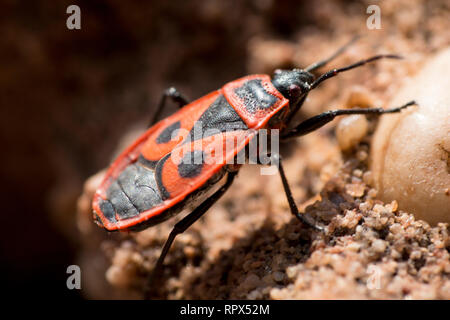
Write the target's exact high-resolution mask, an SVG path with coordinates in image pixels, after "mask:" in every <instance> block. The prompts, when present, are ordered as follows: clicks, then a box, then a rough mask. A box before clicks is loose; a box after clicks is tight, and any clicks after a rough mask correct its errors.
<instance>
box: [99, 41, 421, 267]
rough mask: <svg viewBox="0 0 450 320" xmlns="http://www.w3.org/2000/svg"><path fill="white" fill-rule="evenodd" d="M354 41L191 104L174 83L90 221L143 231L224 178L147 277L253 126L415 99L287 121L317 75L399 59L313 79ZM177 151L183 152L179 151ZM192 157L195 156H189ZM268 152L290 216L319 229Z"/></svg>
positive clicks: (229, 171) (102, 192)
mask: <svg viewBox="0 0 450 320" xmlns="http://www.w3.org/2000/svg"><path fill="white" fill-rule="evenodd" d="M355 40H356V38H354V39H353V40H352V41H350V42H349V43H347V44H346V45H345V46H343V47H341V48H340V49H339V50H338V51H336V52H335V53H334V54H333V55H332V56H330V57H329V58H328V59H325V60H322V61H320V62H317V63H314V64H312V65H310V66H308V67H307V68H305V69H293V70H275V72H274V74H273V76H272V77H270V76H269V75H250V76H246V77H243V78H240V79H237V80H234V81H231V82H229V83H227V84H225V85H224V86H223V87H222V88H220V89H218V90H216V91H214V92H211V93H209V94H207V95H205V96H203V97H201V98H200V99H198V100H195V101H193V102H190V103H189V102H188V101H187V100H186V98H185V97H184V96H183V95H181V94H180V93H179V92H178V91H177V90H176V89H175V88H169V89H167V90H166V91H165V92H164V94H163V96H162V98H161V101H160V103H159V106H158V109H157V112H156V113H155V115H154V117H153V120H152V121H151V124H150V128H149V129H148V130H147V131H146V132H145V133H144V134H142V135H141V136H140V137H139V138H138V139H137V140H136V141H135V142H134V143H133V144H132V145H131V146H129V147H128V148H127V149H126V150H125V151H124V152H122V154H121V155H120V156H119V157H118V158H117V159H116V160H115V161H114V162H113V163H112V165H111V166H110V167H109V170H108V171H107V173H106V176H105V178H104V180H103V182H102V183H101V185H100V187H99V189H98V190H97V192H96V193H95V195H94V199H93V211H94V219H95V222H96V223H97V224H98V225H99V226H101V227H104V228H106V229H107V230H108V231H117V230H132V231H138V230H142V229H144V228H147V227H150V226H153V225H155V224H158V223H161V222H162V221H164V220H166V219H168V218H170V217H172V216H173V215H175V214H177V213H179V212H180V211H181V210H183V209H185V208H187V207H188V206H189V205H190V204H192V202H193V200H194V199H195V198H197V197H198V196H200V195H203V194H205V193H206V192H207V191H210V192H211V191H212V188H213V187H214V186H215V185H218V183H219V181H222V180H225V182H224V183H223V184H222V185H219V186H220V187H219V188H218V190H215V192H213V193H212V195H209V197H207V198H206V199H205V200H204V201H203V202H201V203H200V204H199V205H198V206H196V207H195V209H194V210H193V211H192V212H191V213H189V214H188V215H187V216H186V217H184V218H183V219H182V220H181V221H179V222H178V223H177V224H176V225H175V226H174V228H173V230H172V232H171V233H170V235H169V238H168V239H167V241H166V243H165V245H164V247H163V249H162V252H161V254H160V257H159V259H158V261H157V264H156V266H155V269H154V272H153V275H155V274H158V272H159V271H160V269H161V268H162V265H163V262H164V258H165V256H166V255H167V252H168V251H169V248H170V246H171V245H172V243H173V241H174V239H175V237H176V236H177V235H178V234H180V233H182V232H184V231H185V230H186V229H187V228H188V227H189V226H191V225H192V224H193V223H194V222H195V221H197V220H198V219H199V218H200V217H201V216H203V214H204V213H205V212H206V211H207V210H208V209H209V208H210V207H211V206H212V205H213V204H214V203H215V202H216V201H217V200H218V199H219V198H220V197H221V196H222V195H223V194H224V193H225V191H226V190H227V189H228V188H229V187H230V185H231V184H232V182H233V180H234V178H235V176H236V174H237V172H238V170H239V168H240V167H241V165H236V164H233V163H232V161H231V162H230V160H232V159H233V158H234V157H236V156H237V154H238V153H239V152H240V151H241V150H244V149H245V148H246V146H247V145H248V144H249V142H250V140H251V139H253V138H254V137H255V136H257V135H258V132H259V131H260V130H262V129H269V130H270V129H279V130H280V139H281V140H284V139H289V138H295V137H299V136H302V135H305V134H307V133H310V132H311V131H314V130H316V129H318V128H320V127H322V126H324V125H325V124H326V123H328V122H330V121H332V120H333V119H334V118H335V117H337V116H340V115H349V114H375V115H381V114H384V113H395V112H400V111H401V110H402V109H404V108H406V107H408V106H410V105H413V104H415V102H414V101H411V102H408V103H406V104H405V105H403V106H401V107H397V108H393V109H387V110H384V109H381V108H366V109H346V110H334V111H327V112H324V113H322V114H319V115H317V116H314V117H312V118H309V119H307V120H305V121H303V122H301V123H300V124H298V125H296V126H293V127H292V126H290V124H291V121H292V120H293V118H294V115H295V114H296V113H297V112H298V111H299V109H300V108H301V106H302V104H303V102H304V101H305V99H306V97H307V95H308V93H309V92H310V91H311V90H313V89H314V88H316V87H317V86H318V85H319V84H320V83H322V82H323V81H325V80H327V79H329V78H332V77H334V76H336V75H337V74H339V73H341V72H344V71H347V70H350V69H353V68H356V67H359V66H362V65H364V64H366V63H369V62H372V61H375V60H379V59H382V58H390V59H400V57H399V56H397V55H390V54H387V55H376V56H373V57H371V58H368V59H365V60H361V61H359V62H357V63H354V64H351V65H348V66H346V67H343V68H339V69H332V70H330V71H328V72H325V73H324V74H322V75H320V76H318V77H315V76H314V75H313V74H312V73H311V72H313V71H314V70H316V69H318V68H320V67H322V66H324V65H325V64H327V63H328V62H330V61H331V60H332V59H334V58H335V57H336V56H338V55H339V54H341V53H342V52H343V51H344V50H345V49H346V48H347V47H348V46H349V45H350V44H351V43H353V42H354V41H355ZM167 97H169V98H171V99H172V100H173V101H174V102H176V103H178V104H179V106H180V110H179V111H177V112H176V113H174V114H172V115H171V116H169V117H167V118H166V119H163V120H161V121H159V122H157V120H158V118H159V116H160V113H161V111H162V110H163V108H164V106H165V103H166V99H167ZM196 125H198V126H200V127H201V129H202V131H203V132H206V131H208V130H210V129H214V130H215V131H214V130H213V131H214V134H203V135H202V137H201V138H200V139H199V138H196V137H195V136H194V134H193V128H194V127H195V126H196ZM181 129H184V130H181ZM210 131H211V130H210ZM230 139H231V140H233V141H235V139H237V141H239V142H238V143H236V144H235V145H234V146H233V148H232V149H231V150H228V149H226V150H225V148H224V146H225V145H227V143H228V142H229V140H230ZM208 144H209V145H212V146H213V149H214V150H224V152H223V156H222V157H221V158H219V159H215V160H216V161H212V162H211V161H206V160H208V158H210V157H211V156H212V153H213V152H211V151H208V150H210V149H207V148H206V146H207V145H208ZM186 146H189V148H185V147H186ZM183 148H185V149H183ZM183 150H188V151H186V152H184V153H183V152H182V151H183ZM180 152H181V161H179V162H176V161H174V160H173V159H172V158H173V157H172V156H173V155H174V154H177V153H178V154H180ZM196 158H199V159H201V160H200V161H195V159H196ZM271 158H272V160H273V161H274V162H275V164H276V165H277V166H278V172H279V174H280V177H281V180H282V184H283V188H284V192H285V194H286V197H287V201H288V203H289V207H290V211H291V212H292V214H293V215H294V216H295V217H297V218H298V219H299V220H300V221H301V222H302V223H303V224H305V225H306V226H309V227H313V228H316V229H320V227H319V226H318V225H316V224H315V223H314V222H312V221H309V220H308V219H306V218H305V217H304V216H303V215H302V214H301V213H299V210H298V208H297V206H296V204H295V201H294V198H293V196H292V193H291V190H290V187H289V184H288V181H287V178H286V175H285V173H284V170H283V166H282V161H281V158H280V156H279V155H278V154H272V155H271ZM193 160H194V161H193ZM192 162H193V163H192ZM230 163H231V164H230ZM222 178H223V179H222Z"/></svg>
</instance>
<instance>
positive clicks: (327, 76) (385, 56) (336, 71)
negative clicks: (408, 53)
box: [309, 54, 403, 90]
mask: <svg viewBox="0 0 450 320" xmlns="http://www.w3.org/2000/svg"><path fill="white" fill-rule="evenodd" d="M380 59H403V58H402V57H401V56H398V55H395V54H379V55H376V56H373V57H370V58H368V59H364V60H361V61H358V62H355V63H353V64H350V65H348V66H346V67H343V68H339V69H332V70H330V71H328V72H325V73H324V74H322V75H320V76H319V77H318V78H317V79H316V80H314V82H313V83H311V86H310V89H309V90H312V89H314V88H316V87H317V86H318V85H319V84H320V83H322V82H323V81H325V80H327V79H330V78H332V77H334V76H336V75H338V74H339V73H341V72H344V71H347V70H351V69H354V68H358V67H360V66H363V65H365V64H367V63H369V62H372V61H375V60H380Z"/></svg>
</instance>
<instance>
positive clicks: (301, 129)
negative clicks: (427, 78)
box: [281, 101, 416, 140]
mask: <svg viewBox="0 0 450 320" xmlns="http://www.w3.org/2000/svg"><path fill="white" fill-rule="evenodd" d="M415 104H416V102H414V101H410V102H408V103H406V104H404V105H403V106H401V107H397V108H392V109H386V110H385V109H382V108H366V109H343V110H333V111H326V112H324V113H321V114H319V115H317V116H314V117H312V118H309V119H306V120H305V121H303V122H301V123H300V124H299V125H298V126H297V127H295V128H293V129H292V130H290V131H289V132H287V133H286V134H284V135H282V136H281V139H283V140H286V139H290V138H296V137H300V136H303V135H305V134H308V133H310V132H312V131H314V130H317V129H319V128H320V127H323V126H324V125H326V124H327V123H328V122H330V121H332V120H334V118H336V117H337V116H342V115H349V114H374V115H382V114H384V113H396V112H400V111H401V110H402V109H405V108H407V107H409V106H412V105H415Z"/></svg>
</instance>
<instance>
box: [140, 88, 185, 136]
mask: <svg viewBox="0 0 450 320" xmlns="http://www.w3.org/2000/svg"><path fill="white" fill-rule="evenodd" d="M167 97H169V98H171V99H172V101H173V102H176V103H178V106H179V108H182V107H183V106H185V105H187V104H188V103H189V101H188V100H187V99H186V97H185V96H183V95H182V94H181V93H180V92H179V91H178V90H177V89H176V88H174V87H170V88H167V89H166V90H164V92H163V94H162V96H161V100H160V101H159V104H158V109H156V112H155V114H154V115H153V117H152V120H151V121H150V125H149V127H151V126H152V125H154V124H155V123H156V122H157V121H158V119H159V118H160V116H161V113H162V111H163V109H164V107H165V106H166V101H167Z"/></svg>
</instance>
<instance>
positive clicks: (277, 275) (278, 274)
mask: <svg viewBox="0 0 450 320" xmlns="http://www.w3.org/2000/svg"><path fill="white" fill-rule="evenodd" d="M272 277H273V280H275V281H276V282H281V281H283V280H284V273H282V272H280V271H275V272H274V273H272Z"/></svg>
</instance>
